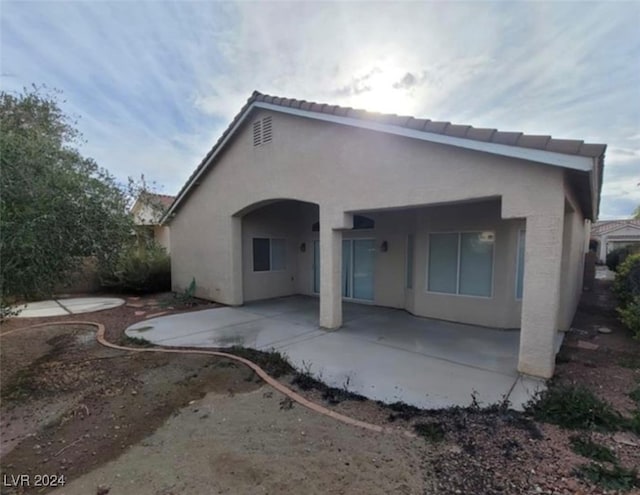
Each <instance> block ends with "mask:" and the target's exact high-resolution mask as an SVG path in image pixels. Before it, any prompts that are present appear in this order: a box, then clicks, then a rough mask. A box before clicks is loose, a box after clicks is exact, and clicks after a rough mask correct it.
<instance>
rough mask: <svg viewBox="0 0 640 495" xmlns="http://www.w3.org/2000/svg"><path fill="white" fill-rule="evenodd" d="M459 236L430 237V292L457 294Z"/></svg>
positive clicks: (434, 235) (435, 235) (433, 235)
mask: <svg viewBox="0 0 640 495" xmlns="http://www.w3.org/2000/svg"><path fill="white" fill-rule="evenodd" d="M457 272H458V234H431V235H430V236H429V290H430V291H434V292H445V293H451V294H455V293H456V292H457V280H456V279H457Z"/></svg>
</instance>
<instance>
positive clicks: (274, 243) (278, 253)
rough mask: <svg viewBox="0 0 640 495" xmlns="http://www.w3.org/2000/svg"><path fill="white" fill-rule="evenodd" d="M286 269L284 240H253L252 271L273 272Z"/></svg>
mask: <svg viewBox="0 0 640 495" xmlns="http://www.w3.org/2000/svg"><path fill="white" fill-rule="evenodd" d="M286 267H287V245H286V241H285V240H284V239H268V238H260V237H255V238H254V239H253V271H254V272H273V271H279V270H285V269H286Z"/></svg>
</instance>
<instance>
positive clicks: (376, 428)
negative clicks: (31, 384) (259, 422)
mask: <svg viewBox="0 0 640 495" xmlns="http://www.w3.org/2000/svg"><path fill="white" fill-rule="evenodd" d="M59 325H88V326H93V327H95V328H96V329H97V330H96V340H97V341H98V343H99V344H100V345H103V346H105V347H110V348H111V349H117V350H120V351H129V352H162V353H167V354H203V355H208V356H218V357H222V358H225V359H232V360H234V361H238V362H240V363H242V364H244V365H245V366H247V367H248V368H250V369H251V370H252V371H253V372H254V373H255V374H256V375H258V376H259V377H260V378H261V379H262V380H263V381H264V382H265V383H267V384H268V385H270V386H271V387H272V388H275V389H276V390H277V391H278V392H280V393H281V394H283V395H285V396H286V397H288V398H289V399H291V400H293V401H294V402H297V403H298V404H300V405H301V406H304V407H306V408H307V409H310V410H312V411H314V412H317V413H319V414H323V415H325V416H328V417H330V418H332V419H335V420H336V421H340V422H341V423H344V424H347V425H350V426H356V427H358V428H363V429H365V430H369V431H373V432H376V433H402V435H404V436H405V437H408V438H416V437H417V435H415V434H414V433H412V432H410V431H408V430H400V429H394V428H388V427H383V426H380V425H374V424H372V423H367V422H366V421H360V420H358V419H354V418H351V417H349V416H346V415H344V414H340V413H337V412H335V411H332V410H331V409H328V408H326V407H324V406H321V405H320V404H316V403H315V402H312V401H310V400H308V399H306V398H304V397H303V396H302V395H300V394H298V393H297V392H295V391H293V390H291V389H290V388H289V387H287V386H286V385H284V384H282V383H281V382H279V381H278V380H276V379H275V378H273V377H271V376H270V375H269V374H267V372H266V371H264V370H263V369H262V368H261V367H260V366H258V365H257V364H256V363H254V362H253V361H250V360H248V359H246V358H243V357H240V356H236V355H235V354H229V353H227V352H221V351H210V350H204V349H203V350H187V349H167V348H139V347H126V346H121V345H118V344H113V343H111V342H109V341H108V340H107V339H106V337H105V330H106V329H105V326H104V325H103V324H102V323H97V322H93V321H64V322H50V323H38V324H35V325H30V326H28V327H24V328H16V329H15V330H10V331H8V332H5V333H2V334H0V337H3V336H5V335H8V334H11V333H15V332H19V331H24V330H29V329H32V328H38V327H46V326H59Z"/></svg>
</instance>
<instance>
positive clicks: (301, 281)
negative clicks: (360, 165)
mask: <svg viewBox="0 0 640 495" xmlns="http://www.w3.org/2000/svg"><path fill="white" fill-rule="evenodd" d="M317 210H318V208H317V207H316V206H313V205H309V204H304V203H297V202H280V203H277V204H273V205H269V206H266V207H264V208H260V209H259V210H257V211H255V212H252V213H250V214H248V215H247V216H245V217H244V219H243V237H242V239H243V288H244V300H245V301H251V300H255V299H264V298H269V297H278V296H284V295H289V294H296V293H297V294H307V295H315V294H314V292H313V242H314V241H317V240H318V239H319V235H318V233H317V232H312V231H311V225H312V224H313V222H315V221H318V213H317ZM500 210H501V207H500V201H499V200H493V201H483V202H478V203H471V204H460V205H454V206H437V207H422V208H413V209H409V210H400V211H389V212H367V213H366V216H368V217H370V218H371V219H373V220H374V221H375V228H373V229H364V230H355V231H345V232H343V239H374V240H375V245H376V249H377V251H376V253H375V264H374V266H375V268H374V276H373V279H374V300H373V303H374V304H376V305H379V306H388V307H394V308H403V309H407V310H408V311H409V312H411V313H413V314H416V315H418V316H429V317H432V318H439V319H444V320H452V321H459V322H464V323H470V324H476V325H485V326H494V327H500V328H518V327H519V326H520V307H521V302H520V301H518V300H516V294H515V283H516V263H517V259H516V254H517V251H516V247H517V233H518V230H519V229H520V228H524V222H523V221H518V220H502V219H501V217H500ZM480 230H490V231H493V232H495V235H496V241H495V246H494V250H495V252H494V267H493V268H494V269H493V272H494V279H493V294H492V295H491V297H486V298H485V297H470V296H464V295H451V294H438V293H430V292H427V282H426V281H427V277H428V270H427V259H428V256H427V253H428V239H429V234H430V233H437V232H456V231H480ZM409 234H413V235H414V239H415V251H414V273H413V290H408V289H406V288H405V287H406V263H407V258H406V249H407V245H406V243H407V237H408V235H409ZM254 237H271V238H284V239H287V240H288V241H289V242H288V245H287V269H286V270H285V271H282V272H258V273H256V272H253V268H252V251H251V249H252V239H253V238H254ZM384 241H386V242H387V246H388V249H387V251H386V252H382V251H381V250H380V246H381V244H382V242H384ZM302 243H304V244H305V251H304V252H302V251H301V250H300V245H301V244H302Z"/></svg>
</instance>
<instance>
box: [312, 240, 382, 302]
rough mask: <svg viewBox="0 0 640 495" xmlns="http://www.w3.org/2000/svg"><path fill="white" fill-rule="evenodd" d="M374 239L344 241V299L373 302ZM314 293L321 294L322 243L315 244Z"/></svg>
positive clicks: (316, 242) (315, 242)
mask: <svg viewBox="0 0 640 495" xmlns="http://www.w3.org/2000/svg"><path fill="white" fill-rule="evenodd" d="M375 253H376V247H375V240H374V239H345V240H343V241H342V297H344V298H347V299H362V300H366V301H372V300H373V270H374V267H375ZM313 291H314V292H316V293H319V292H320V243H319V241H314V242H313Z"/></svg>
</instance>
